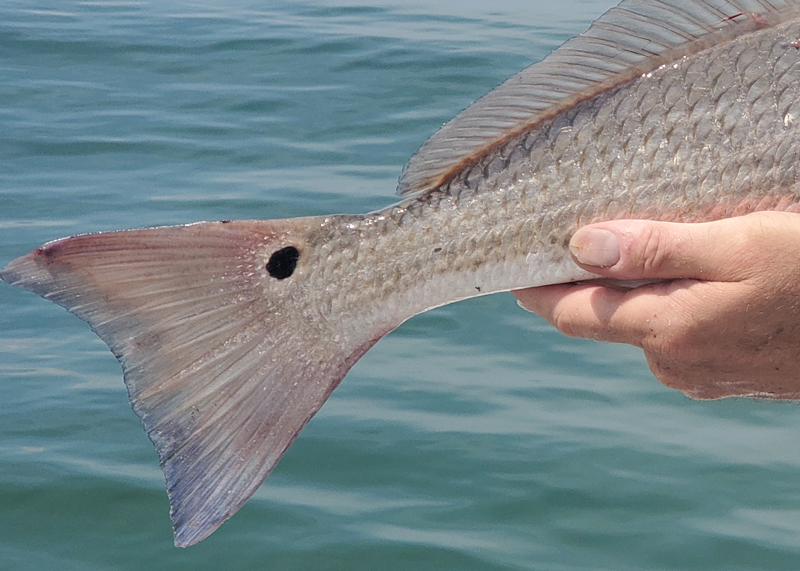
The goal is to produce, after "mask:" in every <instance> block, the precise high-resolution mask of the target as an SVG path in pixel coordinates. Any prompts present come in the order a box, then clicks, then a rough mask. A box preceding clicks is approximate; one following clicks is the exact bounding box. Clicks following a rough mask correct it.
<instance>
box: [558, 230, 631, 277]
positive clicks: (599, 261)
mask: <svg viewBox="0 0 800 571" xmlns="http://www.w3.org/2000/svg"><path fill="white" fill-rule="evenodd" d="M569 251H570V252H572V255H573V256H575V259H576V260H578V261H579V262H580V263H581V264H585V265H587V266H597V267H598V268H610V267H611V266H613V265H614V264H616V263H617V262H619V242H618V241H617V236H616V234H614V233H613V232H609V231H608V230H601V229H599V228H581V229H580V230H578V231H577V232H575V235H574V236H573V237H572V240H570V242H569Z"/></svg>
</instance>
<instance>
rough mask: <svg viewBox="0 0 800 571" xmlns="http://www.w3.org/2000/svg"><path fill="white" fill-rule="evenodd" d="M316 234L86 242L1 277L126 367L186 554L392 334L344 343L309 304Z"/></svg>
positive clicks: (150, 234)
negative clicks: (70, 321)
mask: <svg viewBox="0 0 800 571" xmlns="http://www.w3.org/2000/svg"><path fill="white" fill-rule="evenodd" d="M315 226H316V227H318V226H319V220H317V219H314V218H304V219H303V218H301V219H291V220H271V221H235V222H203V223H197V224H191V225H187V226H173V227H163V228H148V229H143V230H128V231H121V232H109V233H100V234H88V235H83V236H76V237H72V238H66V239H63V240H58V241H55V242H51V243H48V244H45V245H44V246H42V247H41V248H39V249H37V250H35V251H34V252H32V253H30V254H28V255H27V256H23V257H21V258H18V259H16V260H14V261H12V262H11V263H10V264H8V266H6V267H5V268H4V269H3V270H2V272H0V277H2V279H3V280H5V281H6V282H8V283H10V284H11V285H15V286H19V287H21V288H24V289H27V290H30V291H33V292H35V293H37V294H39V295H41V296H43V297H44V298H46V299H49V300H51V301H53V302H55V303H57V304H59V305H62V306H64V307H65V308H67V309H68V310H69V311H70V312H72V313H74V314H75V315H77V316H79V317H80V318H82V319H84V320H85V321H87V322H88V323H89V324H90V326H91V327H92V329H93V330H94V331H95V332H96V333H97V334H98V335H99V336H100V337H101V338H102V339H103V341H105V342H106V343H107V344H108V346H109V347H110V348H111V350H112V351H113V353H114V355H115V356H116V357H117V359H119V361H120V362H121V363H122V367H123V370H124V378H125V384H126V386H127V389H128V395H129V397H130V400H131V404H132V406H133V409H134V411H135V412H136V414H137V415H138V416H139V418H141V420H142V423H143V425H144V427H145V430H146V431H147V434H148V435H149V437H150V440H151V441H152V442H153V444H154V445H155V447H156V448H157V450H158V453H159V456H160V462H161V468H162V470H163V472H164V476H165V479H166V485H167V492H168V495H169V499H170V507H171V517H172V522H173V526H174V532H175V544H176V545H178V546H182V547H185V546H188V545H192V544H194V543H197V542H198V541H200V540H202V539H204V538H205V537H207V536H208V535H209V534H210V533H212V532H213V531H214V530H215V529H216V528H217V527H218V526H219V525H220V524H222V522H223V521H225V520H226V519H227V518H229V517H230V516H231V515H233V514H234V513H235V512H236V511H237V510H238V509H239V508H240V507H241V506H242V505H243V504H244V503H245V502H246V501H247V500H248V498H249V497H250V496H251V495H252V494H253V493H254V492H255V491H256V489H257V488H258V487H259V485H260V484H261V482H262V481H263V480H264V478H266V477H267V475H268V474H269V473H270V471H271V470H272V469H273V468H274V466H275V465H276V464H277V462H278V460H279V459H280V458H281V456H282V455H283V454H284V452H285V451H286V449H287V448H288V447H289V445H290V444H291V443H292V442H293V441H294V439H295V437H296V436H297V434H298V432H299V431H300V430H301V429H302V428H303V426H305V424H306V423H307V422H308V421H309V420H310V418H311V417H312V416H313V415H314V413H316V412H317V410H319V408H320V406H322V404H323V403H324V402H325V400H326V399H327V398H328V396H329V395H330V393H331V391H332V390H333V389H334V388H335V387H336V386H337V385H338V383H339V382H340V380H341V379H342V378H343V377H344V375H345V373H346V372H347V371H348V370H349V369H350V367H351V366H352V365H353V364H354V363H355V362H356V361H357V360H358V359H359V358H360V357H361V356H362V355H363V354H364V353H365V352H366V351H367V350H368V349H369V348H370V347H371V346H372V345H373V344H374V343H375V342H376V341H377V340H378V339H379V338H380V337H381V336H383V335H384V334H385V333H386V332H387V331H386V330H383V331H374V330H372V329H371V328H370V327H369V326H364V327H361V328H351V330H350V331H349V332H348V334H347V335H339V334H338V333H339V330H338V329H337V327H339V324H337V319H336V318H329V317H330V316H327V317H326V315H325V313H324V312H322V311H318V310H317V311H315V310H311V309H309V307H308V304H309V303H311V302H310V300H309V296H310V294H309V288H310V286H309V284H307V283H306V284H300V283H298V282H297V281H296V280H293V279H292V278H293V277H296V274H302V272H303V261H304V260H303V248H304V244H305V240H306V237H307V233H308V232H309V229H310V228H314V227H315ZM293 281H295V283H292V282H293ZM312 285H313V284H312ZM311 289H313V287H311ZM354 332H357V333H354Z"/></svg>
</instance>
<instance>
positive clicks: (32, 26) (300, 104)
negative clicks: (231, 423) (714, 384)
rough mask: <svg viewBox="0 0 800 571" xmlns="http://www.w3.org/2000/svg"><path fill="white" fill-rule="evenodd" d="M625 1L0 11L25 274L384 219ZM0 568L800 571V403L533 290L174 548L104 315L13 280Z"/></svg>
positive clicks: (393, 373) (357, 386)
mask: <svg viewBox="0 0 800 571" xmlns="http://www.w3.org/2000/svg"><path fill="white" fill-rule="evenodd" d="M612 4H613V2H608V1H601V0H585V1H580V0H565V1H562V2H558V3H552V2H544V1H537V0H495V1H493V2H485V1H477V0H469V1H464V0H459V1H456V0H436V1H431V0H426V1H425V2H414V1H411V0H372V1H367V0H363V1H355V0H353V1H349V2H333V1H329V0H325V1H316V2H309V1H299V2H295V1H292V2H289V1H270V2H261V3H257V2H252V3H250V2H245V1H243V0H234V1H232V2H231V1H227V2H218V1H215V2H212V1H210V0H206V1H198V2H194V3H189V2H175V1H174V0H167V1H161V2H148V1H130V2H129V1H126V0H123V1H107V2H106V1H86V2H75V1H63V0H59V1H55V0H50V1H47V0H45V1H43V2H37V3H33V2H25V1H13V0H7V1H6V2H3V3H2V4H0V264H5V263H6V262H8V261H9V260H11V259H13V258H14V257H16V256H19V255H22V254H24V253H26V252H28V251H30V250H31V249H33V248H35V247H36V246H38V245H39V244H41V243H42V242H45V241H47V240H51V239H55V238H58V237H61V236H65V235H71V234H77V233H82V232H92V231H99V230H111V229H119V228H132V227H139V226H151V225H160V224H177V223H185V222H191V221H196V220H219V219H235V218H277V217H288V216H299V215H314V214H326V213H332V212H365V211H369V210H372V209H375V208H379V207H382V206H385V205H387V204H389V203H391V202H392V201H393V200H394V197H393V191H394V188H395V185H396V181H397V177H398V175H399V173H400V170H401V168H402V165H403V163H404V162H405V160H406V159H407V158H408V157H409V156H410V155H411V153H413V152H414V151H415V150H416V148H417V147H418V146H419V145H420V144H421V143H422V142H423V141H424V139H425V138H426V137H427V136H429V135H430V134H431V133H432V132H433V131H435V130H436V129H437V128H438V127H439V126H440V125H441V124H442V123H443V122H444V121H446V120H447V119H449V118H450V117H452V116H453V115H454V114H455V113H456V112H458V111H459V110H460V109H462V108H464V107H465V106H466V105H468V104H469V103H470V102H471V101H472V100H474V99H475V98H477V97H479V96H481V95H482V94H484V93H485V92H486V91H488V90H489V89H491V88H492V87H494V86H495V85H497V84H498V83H500V82H501V81H503V80H504V79H505V78H506V77H507V76H509V75H511V74H512V73H514V72H516V71H518V70H519V69H521V68H523V67H524V66H526V65H527V64H528V63H530V62H532V61H535V60H538V59H540V58H542V57H543V56H544V55H546V54H547V53H548V52H549V51H550V50H552V49H554V48H555V47H557V46H558V45H559V44H560V43H561V42H563V41H565V40H566V39H568V38H569V37H570V36H572V35H574V34H576V33H579V32H581V31H583V30H584V29H585V28H586V27H587V26H588V24H589V22H591V21H592V20H593V19H594V18H596V17H597V16H599V15H600V14H601V13H602V12H603V11H604V10H606V9H607V8H609V7H610V6H611V5H612ZM0 391H2V398H0V568H2V569H14V570H17V569H19V570H26V569H32V570H36V571H42V570H49V569H54V570H56V569H57V570H59V571H62V570H63V571H66V570H95V569H97V570H100V569H103V570H108V569H120V570H122V569H126V570H127V569H184V568H185V569H193V570H203V569H215V570H216V569H221V568H225V569H276V570H294V569H296V570H306V569H318V570H348V571H350V570H354V569H357V570H361V569H363V570H386V571H389V570H418V569H435V570H448V569H465V570H512V569H513V570H522V569H536V570H553V571H556V570H558V571H561V570H584V569H585V570H600V569H604V570H605V569H607V570H614V571H623V570H642V569H653V570H661V569H663V570H667V569H687V570H688V569H692V570H694V569H696V570H703V571H710V570H726V571H730V570H740V569H741V570H745V569H747V570H754V569H771V570H784V569H785V570H792V571H794V570H795V569H797V561H798V557H799V556H800V494H799V493H798V489H800V484H798V482H800V455H799V454H798V452H797V451H798V449H800V435H799V434H800V430H798V412H797V409H796V407H795V406H794V405H777V404H771V403H763V402H750V401H723V402H711V403H696V402H692V401H689V400H687V399H686V398H684V397H683V396H682V395H680V394H679V393H676V392H673V391H670V390H669V389H666V388H664V387H662V386H661V385H659V384H658V383H657V382H656V381H655V380H653V378H652V377H651V375H650V373H649V371H648V370H647V367H646V365H645V363H644V359H643V357H642V355H641V353H640V352H639V351H638V350H636V349H633V348H630V347H625V346H614V345H606V344H598V343H593V342H588V341H581V340H572V339H567V338H564V337H563V336H561V335H560V334H558V333H556V332H554V331H553V330H552V329H551V328H550V327H549V326H547V325H546V324H545V323H544V322H542V321H541V320H540V319H538V318H536V317H534V316H531V315H529V314H526V313H524V312H522V311H521V310H519V309H518V308H517V306H516V304H515V302H514V300H513V298H512V297H511V296H510V295H507V294H506V295H497V296H490V297H487V298H482V299H476V300H471V301H468V302H464V303H460V304H456V305H453V306H449V307H444V308H440V309H437V310H435V311H433V312H430V313H428V314H425V315H421V316H419V317H417V318H414V319H412V320H410V321H409V322H407V323H405V324H404V325H403V326H402V327H401V328H400V329H398V330H397V331H396V332H394V333H392V334H391V335H390V336H389V337H388V338H387V339H385V340H383V341H382V342H380V343H379V344H378V345H377V346H376V347H375V348H374V349H373V350H371V351H370V352H369V353H368V355H367V356H366V357H365V358H364V359H363V360H362V361H361V362H360V363H358V364H357V365H356V367H355V368H354V369H353V370H352V372H351V373H350V374H349V375H348V376H347V378H346V379H345V381H344V382H343V383H342V385H341V386H340V387H339V388H338V389H337V390H336V392H335V393H334V395H333V397H332V398H331V399H330V401H329V402H328V404H326V405H325V407H323V409H322V411H321V412H320V413H319V414H318V415H317V416H316V417H315V418H314V419H313V420H312V422H311V423H310V424H309V425H308V427H307V428H306V429H305V430H304V431H303V433H302V434H301V436H300V438H299V439H298V440H297V442H296V444H295V445H294V446H293V447H292V448H291V449H290V451H289V452H288V454H287V455H286V457H285V459H284V460H283V461H282V462H281V464H280V465H279V466H278V468H277V469H276V470H275V472H274V474H273V475H272V476H271V477H270V478H269V480H268V481H267V483H266V484H265V485H264V486H262V488H261V489H260V490H259V491H258V492H257V493H256V495H255V497H254V498H253V500H251V501H250V502H249V503H248V504H247V505H246V506H245V507H244V508H243V509H242V510H241V511H240V512H239V513H238V514H237V515H236V516H235V517H234V518H233V519H232V520H230V521H229V522H228V523H226V524H225V525H223V526H222V528H220V530H219V531H217V532H216V533H215V534H214V535H212V536H211V537H210V538H209V539H207V540H206V541H204V542H203V543H201V544H200V545H198V546H196V547H193V548H190V549H186V550H180V549H176V548H175V547H173V546H172V537H171V530H170V524H169V517H168V511H169V510H168V503H167V496H166V493H165V492H164V485H163V478H162V475H161V473H160V471H159V469H158V461H157V456H156V453H155V451H154V449H153V448H152V446H151V445H150V443H149V441H148V439H147V437H146V435H145V434H144V431H143V430H142V429H141V426H140V424H139V421H138V419H137V418H136V417H135V416H134V414H133V413H132V412H131V410H130V406H129V404H128V402H127V399H126V395H125V389H124V387H123V384H122V378H121V371H120V367H119V365H118V363H117V362H116V361H115V359H114V358H113V356H112V355H111V353H110V352H109V351H108V350H107V348H106V347H105V345H103V343H102V342H100V341H99V340H98V339H97V338H96V337H95V336H94V335H93V334H92V333H91V331H90V330H89V328H88V326H86V325H85V324H84V323H83V322H81V321H80V320H78V319H77V318H74V317H72V316H70V315H69V314H68V313H66V312H65V311H64V310H63V309H61V308H58V307H56V306H54V305H52V304H49V303H46V302H44V301H42V300H41V299H39V298H38V297H36V296H34V295H32V294H28V293H25V292H21V291H17V290H14V289H12V288H9V287H5V286H4V284H0Z"/></svg>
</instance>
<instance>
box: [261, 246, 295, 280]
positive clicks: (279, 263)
mask: <svg viewBox="0 0 800 571" xmlns="http://www.w3.org/2000/svg"><path fill="white" fill-rule="evenodd" d="M299 259H300V251H299V250H298V249H297V248H295V247H294V246H287V247H285V248H281V249H280V250H278V251H277V252H275V253H274V254H272V255H271V256H270V258H269V262H267V271H268V272H269V275H271V276H272V277H273V278H275V279H276V280H285V279H286V278H288V277H289V276H291V275H292V274H293V273H294V270H295V268H297V260H299Z"/></svg>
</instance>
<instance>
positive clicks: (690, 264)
mask: <svg viewBox="0 0 800 571" xmlns="http://www.w3.org/2000/svg"><path fill="white" fill-rule="evenodd" d="M759 214H760V215H765V214H766V215H767V216H769V215H772V214H779V213H759ZM747 218H748V216H743V217H739V218H733V219H726V220H719V221H715V222H706V223H693V224H681V223H674V222H657V221H651V220H616V221H610V222H601V223H598V224H592V225H590V226H585V227H583V228H581V229H579V230H578V231H577V232H576V233H575V234H574V235H573V236H572V239H571V240H570V244H569V249H570V252H571V253H572V256H573V258H574V259H575V261H576V262H577V263H578V265H580V266H581V267H582V268H584V269H586V270H589V271H591V272H592V273H595V274H598V275H600V276H603V277H606V278H612V279H618V280H649V279H678V278H694V279H702V280H714V281H733V280H737V279H740V278H741V277H743V276H738V275H737V274H738V273H739V272H738V271H737V267H739V262H741V261H742V258H741V253H742V252H743V251H746V250H748V249H752V246H753V245H754V244H753V242H752V240H751V238H752V237H753V235H754V231H755V232H756V233H757V232H758V231H759V230H757V229H760V231H762V232H763V224H753V220H746V219H747Z"/></svg>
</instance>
